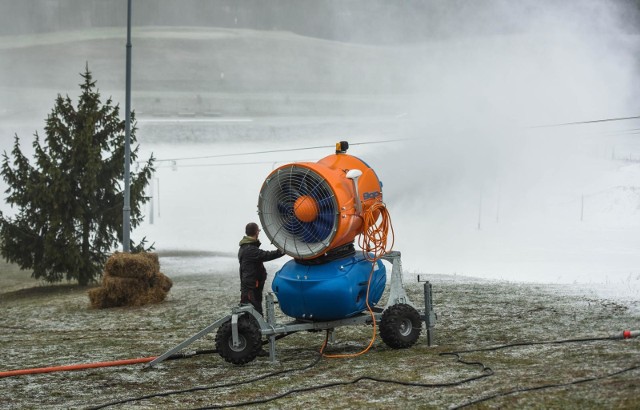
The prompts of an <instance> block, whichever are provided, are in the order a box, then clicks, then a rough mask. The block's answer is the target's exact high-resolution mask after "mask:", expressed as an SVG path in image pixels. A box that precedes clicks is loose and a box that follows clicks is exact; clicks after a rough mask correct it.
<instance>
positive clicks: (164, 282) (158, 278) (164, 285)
mask: <svg viewBox="0 0 640 410" xmlns="http://www.w3.org/2000/svg"><path fill="white" fill-rule="evenodd" d="M151 286H157V287H159V288H160V289H162V290H164V291H165V292H169V291H170V290H171V287H172V286H173V281H172V280H171V279H169V278H168V277H167V276H166V275H165V274H164V273H162V272H158V273H157V274H156V275H155V276H154V277H153V278H152V279H151Z"/></svg>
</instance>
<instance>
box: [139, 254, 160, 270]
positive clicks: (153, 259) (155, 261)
mask: <svg viewBox="0 0 640 410" xmlns="http://www.w3.org/2000/svg"><path fill="white" fill-rule="evenodd" d="M138 255H140V256H142V257H144V258H147V259H148V260H149V261H151V263H152V264H153V273H154V274H156V273H158V272H160V259H159V258H158V254H157V253H153V252H140V253H139V254H138Z"/></svg>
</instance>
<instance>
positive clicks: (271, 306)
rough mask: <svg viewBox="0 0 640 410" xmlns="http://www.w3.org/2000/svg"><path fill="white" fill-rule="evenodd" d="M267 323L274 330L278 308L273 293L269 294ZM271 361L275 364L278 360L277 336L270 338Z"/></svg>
mask: <svg viewBox="0 0 640 410" xmlns="http://www.w3.org/2000/svg"><path fill="white" fill-rule="evenodd" d="M266 300H267V323H268V324H269V325H270V326H271V327H272V328H273V327H274V325H275V324H276V308H275V305H276V303H275V300H274V296H273V293H272V292H268V293H267V297H266ZM269 361H270V362H271V363H272V364H274V363H276V362H277V359H276V335H275V334H272V335H270V336H269Z"/></svg>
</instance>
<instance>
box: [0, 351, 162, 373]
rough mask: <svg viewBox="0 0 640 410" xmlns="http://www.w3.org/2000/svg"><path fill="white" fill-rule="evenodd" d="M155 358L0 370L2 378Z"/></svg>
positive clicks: (147, 359) (117, 364)
mask: <svg viewBox="0 0 640 410" xmlns="http://www.w3.org/2000/svg"><path fill="white" fill-rule="evenodd" d="M155 358H156V356H154V357H144V358H140V359H125V360H114V361H111V362H95V363H84V364H71V365H67V366H54V367H37V368H32V369H20V370H9V371H5V372H0V378H3V377H11V376H22V375H26V374H38V373H53V372H65V371H70V370H84V369H95V368H98V367H111V366H126V365H129V364H139V363H147V362H150V361H152V360H153V359H155Z"/></svg>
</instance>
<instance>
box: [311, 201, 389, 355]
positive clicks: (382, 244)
mask: <svg viewBox="0 0 640 410" xmlns="http://www.w3.org/2000/svg"><path fill="white" fill-rule="evenodd" d="M362 220H363V230H362V235H361V236H360V238H359V239H358V245H359V246H360V248H362V251H363V253H364V256H365V258H366V259H367V260H368V261H370V262H371V272H369V280H368V282H367V298H366V299H365V301H366V304H367V309H368V310H369V314H370V315H371V322H372V324H373V335H372V336H371V341H370V342H369V345H368V346H367V347H366V348H364V349H363V350H362V351H360V352H358V353H347V354H326V353H324V349H325V348H326V347H327V342H328V340H329V332H327V336H326V337H325V339H324V343H323V344H322V347H321V348H320V353H321V354H322V356H324V357H327V358H331V359H336V358H350V357H357V356H360V355H362V354H365V353H367V352H368V351H369V349H371V346H373V343H374V342H375V340H376V330H377V326H376V317H375V314H374V313H373V309H371V306H370V305H369V289H370V288H371V278H372V277H373V272H374V270H375V266H376V263H377V262H378V260H379V259H380V258H382V257H383V256H384V255H385V254H386V253H387V252H390V251H391V249H392V248H393V243H394V232H393V225H392V224H391V216H390V215H389V211H388V210H387V207H386V206H385V205H384V203H382V202H379V203H376V204H374V205H372V206H371V207H369V208H368V209H367V210H366V211H365V212H364V214H363V216H362ZM378 220H380V223H378ZM389 232H391V246H389V247H388V248H387V241H388V237H389V236H388V234H389ZM371 254H373V256H371Z"/></svg>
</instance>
